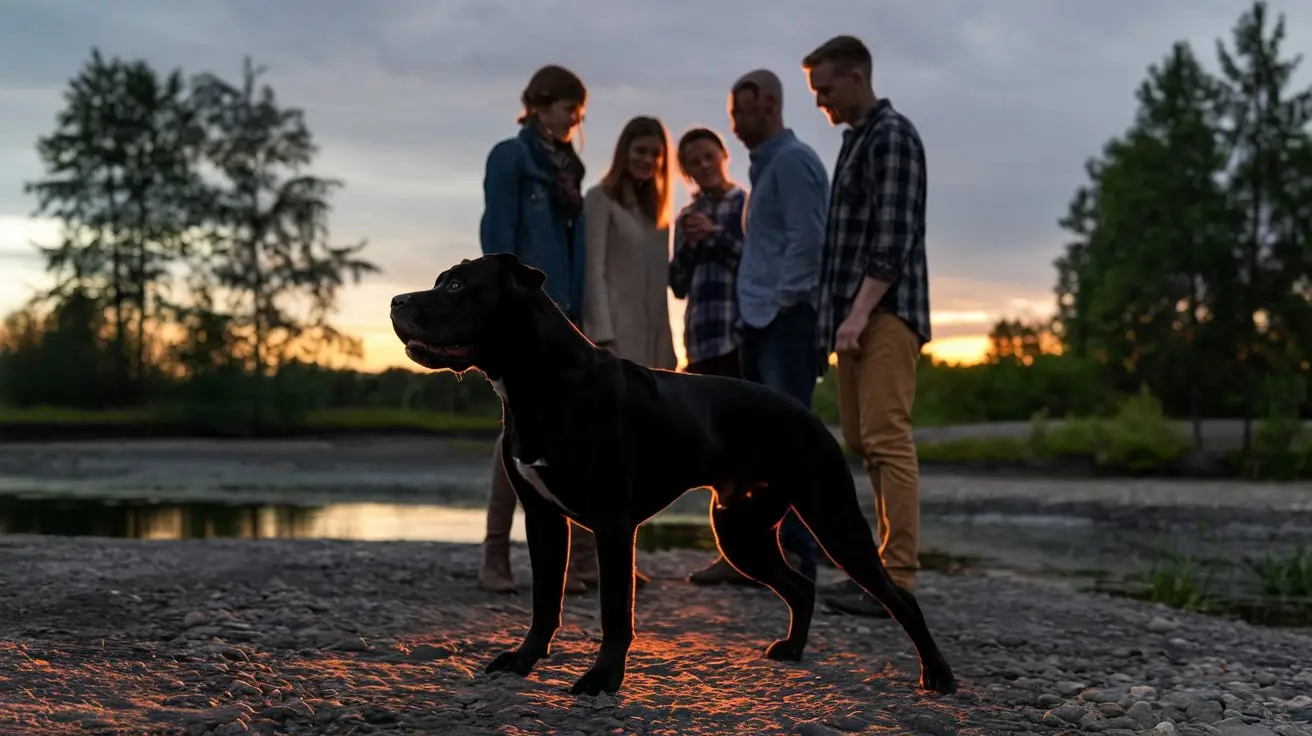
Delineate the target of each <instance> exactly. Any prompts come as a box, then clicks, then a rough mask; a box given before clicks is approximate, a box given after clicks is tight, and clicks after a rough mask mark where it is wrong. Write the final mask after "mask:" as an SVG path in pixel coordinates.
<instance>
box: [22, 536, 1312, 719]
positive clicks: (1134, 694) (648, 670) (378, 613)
mask: <svg viewBox="0 0 1312 736" xmlns="http://www.w3.org/2000/svg"><path fill="white" fill-rule="evenodd" d="M0 544H3V545H6V546H4V548H3V552H4V554H5V555H6V556H7V557H13V558H14V559H19V560H22V564H18V565H12V566H9V567H8V568H7V569H6V570H5V571H4V572H3V573H0V575H3V577H0V641H5V642H14V646H13V647H11V648H9V649H5V648H0V669H3V670H4V671H6V672H11V673H18V674H17V675H14V676H13V677H12V678H11V679H13V680H14V682H13V683H11V684H12V685H13V686H15V687H22V688H24V689H25V690H26V691H28V692H31V693H32V694H33V697H34V698H35V702H34V703H33V709H32V710H33V712H35V713H59V712H71V711H73V710H75V709H77V708H82V707H85V706H82V705H78V704H79V703H91V702H95V703H98V704H100V706H99V707H101V708H102V709H105V712H110V711H109V710H108V709H110V708H113V709H114V710H112V712H113V714H114V717H115V719H116V720H115V723H116V724H117V723H120V722H121V723H124V724H129V725H128V726H125V727H126V728H129V730H131V731H132V732H142V733H147V732H154V731H160V730H163V731H168V732H185V733H189V734H194V735H195V736H210V735H218V734H245V733H251V734H265V733H281V732H287V733H324V734H345V733H355V734H371V735H372V736H399V735H400V734H405V733H468V734H471V735H473V736H477V735H478V734H492V733H495V732H496V731H497V729H498V728H502V729H504V728H506V727H509V728H511V729H513V730H516V731H517V732H523V733H538V732H551V733H560V734H567V735H568V734H579V733H583V734H589V735H592V734H628V733H647V731H643V730H642V728H643V727H641V726H637V725H636V724H652V723H666V724H668V730H667V732H669V733H679V734H688V735H689V736H697V735H699V734H722V733H729V732H745V733H792V734H800V735H802V736H834V735H835V734H849V733H850V734H859V733H873V732H876V731H877V732H880V733H903V732H908V733H926V734H948V733H957V732H961V733H967V732H970V733H986V734H993V733H998V734H1003V733H1018V734H1023V733H1039V732H1043V733H1053V732H1065V733H1068V734H1073V733H1077V732H1086V733H1103V734H1111V735H1112V736H1127V735H1130V734H1132V735H1135V736H1204V735H1206V736H1217V735H1219V736H1271V735H1272V734H1275V736H1294V735H1295V734H1300V733H1306V732H1307V731H1308V728H1307V726H1308V724H1307V723H1301V722H1300V720H1302V719H1303V718H1304V717H1305V716H1308V715H1312V697H1309V695H1312V663H1309V662H1308V661H1307V658H1305V657H1300V656H1297V653H1298V652H1306V651H1309V649H1310V648H1312V637H1309V636H1308V634H1306V633H1300V632H1297V631H1292V630H1277V629H1265V628H1262V627H1256V626H1240V625H1237V624H1234V623H1232V622H1229V621H1225V620H1222V619H1211V618H1206V617H1202V616H1182V617H1174V616H1170V615H1167V614H1164V613H1163V612H1162V609H1161V608H1160V607H1157V606H1149V605H1144V604H1139V603H1136V602H1133V601H1127V600H1117V599H1111V598H1106V597H1102V596H1081V595H1077V594H1073V593H1068V592H1063V591H1059V590H1055V589H1050V588H1048V587H1036V586H1035V585H1034V584H1031V583H1026V582H1023V581H1014V580H1006V579H998V578H982V577H981V578H974V577H970V576H959V577H946V576H942V575H939V574H936V573H930V572H927V573H925V574H924V576H923V578H922V582H921V583H920V585H919V589H920V590H921V592H920V593H919V597H920V599H921V607H922V609H924V611H925V612H926V618H927V619H929V620H930V622H931V627H932V630H933V632H934V634H935V636H936V638H937V639H938V641H939V644H940V647H941V648H942V649H943V650H944V653H945V655H946V656H947V657H948V659H949V660H950V661H951V663H952V664H953V666H954V669H955V671H956V673H957V677H958V680H959V681H960V682H961V683H962V691H961V692H960V693H958V694H956V695H953V696H929V695H926V694H923V693H920V692H919V691H918V690H917V689H916V688H915V677H916V675H917V674H918V673H917V670H916V666H915V665H916V663H915V660H914V656H913V651H912V649H911V647H910V643H909V641H908V640H907V638H906V635H905V634H904V633H903V632H902V631H901V630H900V629H899V628H898V627H897V626H896V625H895V624H894V623H892V622H890V621H887V620H879V619H865V618H856V617H848V616H841V615H834V614H819V615H818V617H817V618H816V620H815V622H814V626H813V629H812V632H811V639H810V643H809V645H808V649H807V655H806V657H805V659H804V660H803V661H802V662H800V663H777V662H771V661H768V660H766V659H765V658H764V657H762V656H761V655H760V653H761V650H762V649H763V648H764V646H765V645H766V643H768V642H769V641H770V640H771V639H773V638H775V637H777V636H779V635H781V634H782V633H783V632H784V630H786V628H787V624H788V616H787V611H786V608H785V607H784V606H783V604H782V603H781V602H780V601H779V600H778V599H777V598H776V597H775V596H774V595H773V594H771V593H770V592H769V591H764V590H758V589H749V588H741V587H738V586H722V587H718V588H696V587H694V586H691V585H688V584H686V583H684V582H683V581H681V580H678V579H677V578H678V577H680V576H681V575H683V574H685V573H686V572H687V571H688V570H691V569H695V568H696V567H698V566H700V565H701V564H704V562H705V555H704V554H702V553H692V552H686V551H684V552H668V553H660V554H655V555H651V554H647V553H640V557H639V567H641V568H643V569H644V570H647V571H649V572H652V574H655V575H656V579H655V580H654V581H653V583H652V585H650V586H648V587H647V588H645V589H644V590H643V591H642V592H640V593H639V594H638V599H637V604H636V606H635V616H636V620H637V627H638V631H637V640H636V641H635V643H634V647H633V649H632V651H631V652H630V655H629V669H628V671H627V673H626V677H625V685H624V690H623V691H621V692H620V693H619V694H618V695H608V694H605V695H600V696H597V697H591V698H590V697H586V696H583V697H576V696H571V695H569V694H568V693H567V692H565V691H566V690H567V689H568V686H569V685H570V684H571V683H572V682H573V681H574V680H575V679H576V678H577V677H578V676H579V675H581V674H582V672H583V671H584V670H585V669H586V668H587V666H589V665H590V663H591V661H592V659H593V657H594V656H595V655H596V647H597V646H598V644H599V636H600V620H599V618H598V616H597V609H596V601H595V599H591V598H589V599H586V600H585V599H583V598H579V599H570V602H568V603H567V604H566V606H565V611H564V616H563V620H562V624H561V628H560V630H559V633H558V634H557V638H556V641H555V643H554V645H553V649H552V654H551V656H550V657H547V658H545V659H543V660H542V661H541V662H539V663H538V665H537V668H536V669H535V671H534V673H533V675H532V676H531V677H529V678H527V679H526V678H521V677H518V676H516V675H513V674H504V673H503V674H498V675H495V676H488V675H485V674H483V672H482V669H483V667H484V666H486V664H487V662H488V661H489V660H490V658H491V657H492V656H494V655H495V654H496V653H498V652H500V651H504V650H506V649H509V648H511V647H513V646H515V645H516V644H517V643H518V642H519V638H520V637H521V636H522V635H523V631H524V630H525V627H527V625H528V624H529V621H530V619H531V613H530V609H531V601H530V599H529V597H528V594H527V592H524V593H520V594H519V595H510V596H496V595H491V594H485V593H482V592H480V591H478V590H477V589H476V587H475V580H476V571H477V569H478V564H479V558H480V551H479V549H478V547H477V546H474V545H455V544H435V543H411V542H404V543H375V544H369V543H355V542H328V541H305V542H299V541H287V540H246V541H241V542H227V541H223V540H209V541H206V542H204V543H186V542H152V543H151V544H150V545H142V544H138V543H132V542H127V541H124V542H116V541H112V540H111V541H105V540H97V541H96V542H95V543H94V544H92V543H90V542H88V541H86V540H78V539H71V538H70V539H64V540H55V539H40V540H37V539H31V540H29V539H24V540H21V541H10V540H0ZM512 556H513V560H514V564H515V566H516V569H517V572H518V573H520V574H523V573H524V572H526V571H527V559H526V554H525V550H524V549H523V547H522V545H516V546H515V548H514V550H513V553H512ZM74 570H77V571H83V572H80V573H79V574H78V575H77V576H70V574H69V571H74ZM161 581H163V582H161ZM173 581H176V582H173ZM61 586H64V587H61ZM68 586H71V587H68ZM110 591H118V592H117V593H116V594H114V593H111V592H110ZM1017 621H1028V622H1034V623H1033V624H1032V625H1029V626H1028V627H1027V628H1026V629H1025V630H1024V632H1023V633H1020V632H1018V630H1017V627H1016V622H1017ZM1149 634H1151V635H1152V636H1149ZM87 642H97V645H96V646H95V647H88V646H86V643H87ZM1200 643H1205V645H1204V644H1200ZM20 648H21V649H20ZM20 651H21V652H22V656H20V655H19V652H20ZM33 661H45V662H50V663H52V665H51V666H50V667H47V668H45V669H43V668H42V667H40V666H34V665H32V664H30V663H31V662H33ZM54 663H57V665H56V664H54ZM56 668H57V669H56ZM129 696H130V697H131V698H132V700H128V699H127V698H128V697H129ZM116 699H117V700H116ZM150 702H155V703H159V704H160V706H159V707H158V708H156V709H155V710H150V709H149V708H147V707H145V706H142V705H138V704H139V703H150ZM114 703H118V705H112V704H114ZM41 717H42V718H49V717H48V716H41ZM87 723H90V721H88V722H87ZM57 725H58V724H56V723H55V722H54V721H53V720H48V721H46V722H42V723H35V724H34V725H33V727H32V728H31V729H29V730H30V731H32V732H43V729H44V731H54V730H56V728H55V727H56V726H57ZM133 729H135V730H133ZM65 730H67V729H66V728H65ZM650 733H657V731H654V730H653V731H650Z"/></svg>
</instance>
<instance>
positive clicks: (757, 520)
mask: <svg viewBox="0 0 1312 736" xmlns="http://www.w3.org/2000/svg"><path fill="white" fill-rule="evenodd" d="M771 495H773V494H769V493H766V494H761V495H760V496H755V497H753V496H747V497H740V498H735V499H733V500H732V501H731V502H730V503H729V504H728V505H726V506H724V507H712V509H711V523H712V525H713V527H714V529H715V538H716V542H717V543H718V544H719V547H720V552H721V554H723V555H724V559H726V560H728V562H729V564H730V565H733V566H734V568H735V569H737V570H738V572H740V573H742V574H743V575H746V576H747V577H749V578H751V579H752V580H755V581H756V582H758V583H761V584H762V585H764V586H766V587H768V588H769V589H770V590H773V591H774V593H775V595H777V596H779V597H780V598H782V599H783V601H784V603H786V604H788V613H789V622H788V635H787V636H786V637H784V638H783V639H780V640H778V641H775V642H774V643H772V644H771V645H770V646H769V647H767V648H766V652H765V654H766V656H767V657H769V658H770V659H778V660H791V661H797V660H800V659H801V658H802V650H803V649H805V648H806V639H807V635H808V634H809V633H810V630H811V616H812V614H813V613H814V612H815V583H813V582H811V580H810V579H809V578H807V577H806V576H805V575H803V574H802V573H800V572H798V571H796V570H794V569H793V568H792V567H791V566H789V564H788V562H787V560H786V559H785V558H784V552H783V549H782V548H781V547H780V546H779V522H780V521H781V520H782V519H783V516H784V512H785V511H786V510H787V506H785V505H784V504H783V503H782V502H779V501H777V500H775V499H773V498H770V496H771Z"/></svg>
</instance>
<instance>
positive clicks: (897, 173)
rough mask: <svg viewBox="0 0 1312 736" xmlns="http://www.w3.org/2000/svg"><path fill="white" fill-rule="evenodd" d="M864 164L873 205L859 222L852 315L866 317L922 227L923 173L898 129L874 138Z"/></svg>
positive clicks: (916, 149)
mask: <svg viewBox="0 0 1312 736" xmlns="http://www.w3.org/2000/svg"><path fill="white" fill-rule="evenodd" d="M864 164H865V172H864V178H865V183H866V186H867V187H868V190H869V191H870V193H871V195H872V196H873V202H872V205H871V209H870V219H869V220H867V222H866V223H865V241H866V242H865V263H864V270H865V278H863V279H862V280H861V288H860V289H858V290H857V293H856V299H855V300H854V302H853V304H852V311H853V312H860V313H862V314H869V313H870V312H872V311H874V309H875V307H876V306H878V305H879V302H880V300H881V299H883V298H884V294H886V293H887V292H888V289H889V287H890V286H892V285H893V282H894V281H897V278H898V276H900V275H901V273H902V267H903V266H904V265H905V264H906V262H907V256H908V255H909V254H910V253H911V247H912V245H913V244H914V243H915V241H916V238H917V237H918V235H919V233H920V230H921V228H922V227H923V226H924V223H922V222H920V211H921V209H922V207H921V205H922V202H921V194H920V187H921V182H922V181H924V178H925V171H924V167H923V166H922V165H921V150H920V143H919V141H917V140H916V139H915V137H914V136H911V135H910V134H908V132H907V131H906V130H904V129H902V128H901V127H898V126H888V127H886V128H884V129H882V130H880V131H879V132H878V133H877V135H876V137H875V138H874V139H873V140H872V141H871V142H870V153H869V155H868V156H867V157H866V160H865V161H864Z"/></svg>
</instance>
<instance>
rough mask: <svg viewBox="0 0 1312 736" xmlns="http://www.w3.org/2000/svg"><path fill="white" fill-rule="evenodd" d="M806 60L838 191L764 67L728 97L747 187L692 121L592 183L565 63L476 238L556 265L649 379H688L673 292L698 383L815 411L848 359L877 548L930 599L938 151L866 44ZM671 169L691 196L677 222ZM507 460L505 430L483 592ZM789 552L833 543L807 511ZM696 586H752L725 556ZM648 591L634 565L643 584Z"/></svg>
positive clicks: (893, 570)
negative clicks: (928, 212)
mask: <svg viewBox="0 0 1312 736" xmlns="http://www.w3.org/2000/svg"><path fill="white" fill-rule="evenodd" d="M802 68H803V70H804V72H805V73H806V75H807V81H808V83H809V85H810V88H811V90H812V92H813V93H814V95H815V101H816V105H817V106H818V107H819V108H820V109H821V110H822V111H823V112H824V113H825V114H826V115H827V116H828V118H829V121H830V123H831V124H833V125H836V126H837V125H846V126H848V129H847V130H846V131H845V132H844V137H843V144H842V147H841V149H840V151H839V154H838V159H837V162H836V165H835V167H834V171H833V175H832V179H831V177H830V176H829V175H827V174H826V172H825V167H824V165H823V164H822V162H821V161H820V158H819V157H818V156H817V155H816V153H815V151H814V150H813V149H812V148H811V147H810V146H808V145H807V144H806V143H804V142H802V141H801V140H799V139H798V137H797V135H796V134H795V133H794V132H793V131H792V130H791V129H790V128H788V127H785V125H784V121H783V97H784V95H783V86H782V84H781V83H780V80H779V78H778V76H776V75H775V74H774V73H772V72H770V71H767V70H756V71H752V72H749V73H747V74H745V75H743V76H742V77H741V78H739V79H738V81H737V82H735V83H734V85H733V86H732V88H731V89H730V92H729V106H728V107H729V117H730V122H731V125H732V130H733V133H734V135H735V136H736V137H737V138H738V140H739V141H740V142H741V143H742V144H743V146H744V147H745V148H746V149H747V150H748V151H749V155H750V160H751V165H750V168H749V173H748V179H749V182H748V183H749V185H750V194H749V192H748V190H747V189H746V188H744V187H743V186H741V185H740V184H739V183H738V182H735V181H734V180H733V178H732V177H731V176H730V174H729V150H728V147H727V146H726V145H725V141H724V139H723V138H722V137H721V136H720V135H719V134H718V133H716V132H715V131H714V130H711V129H709V128H705V127H697V128H693V129H691V130H688V131H687V132H685V133H684V134H683V135H682V136H681V137H680V138H679V140H678V142H677V145H676V144H671V141H670V136H669V134H668V132H667V130H666V128H665V125H664V124H663V123H662V122H661V121H660V120H659V119H657V118H655V117H650V116H639V117H635V118H633V119H632V120H630V121H629V122H628V123H627V124H626V125H625V126H624V128H623V130H622V131H621V132H620V136H619V140H618V141H617V142H616V144H615V149H614V154H613V156H612V158H611V162H610V166H609V168H608V170H607V171H606V173H605V174H604V175H603V176H602V177H601V180H600V182H599V183H597V184H596V185H595V186H593V187H591V188H589V189H588V190H587V191H584V190H583V188H582V182H583V178H584V164H583V161H582V160H581V159H580V158H579V156H578V154H577V152H576V151H575V149H574V146H573V138H574V135H575V133H576V131H577V130H578V128H579V126H580V124H581V123H582V120H583V113H584V110H585V107H586V105H587V97H588V95H587V88H586V87H585V85H584V83H583V81H582V80H581V79H580V78H579V77H578V76H577V75H576V74H574V73H573V72H572V71H570V70H568V69H565V68H563V67H561V66H556V65H550V66H545V67H542V68H541V69H539V70H538V71H537V72H536V73H535V74H534V75H533V76H532V78H531V79H530V80H529V83H528V86H527V87H526V88H525V90H524V93H523V95H522V98H521V102H522V104H523V114H522V115H521V116H520V118H519V123H520V130H519V133H518V134H517V135H516V136H514V137H511V138H509V139H507V140H503V141H501V142H500V143H498V144H497V145H496V146H494V147H493V149H492V151H491V152H490V153H489V155H488V158H487V169H486V173H485V178H484V198H485V211H484V214H483V219H482V225H481V242H482V248H483V251H484V252H485V253H494V252H511V253H515V254H517V255H518V256H519V257H520V258H521V259H522V260H524V261H526V262H528V263H530V264H531V265H533V266H535V267H536V268H539V269H541V270H542V271H544V272H545V273H546V274H547V280H546V283H545V286H544V288H545V289H546V291H547V293H548V295H549V296H550V297H551V298H552V299H553V300H554V301H555V302H556V304H557V305H558V306H559V307H560V309H561V310H562V311H563V312H564V313H565V315H566V316H567V317H568V318H569V319H570V320H571V321H572V322H573V323H574V324H575V325H576V326H577V327H578V328H579V329H580V331H582V332H583V334H585V335H586V336H587V337H588V338H589V339H590V340H592V342H593V343H595V344H596V345H598V346H599V347H602V348H606V349H608V350H610V351H612V352H614V353H615V354H616V355H618V356H620V357H623V358H627V359H630V360H633V361H635V362H637V363H641V364H643V365H646V366H649V367H652V368H662V369H670V370H673V369H675V368H676V367H677V359H676V357H675V351H674V346H673V339H672V335H671V330H670V319H669V310H668V306H667V305H668V302H667V297H666V293H667V292H666V290H667V289H669V290H670V291H671V292H672V293H673V295H674V296H675V298H678V299H683V300H686V305H687V308H686V311H685V316H684V332H683V341H684V347H685V356H686V360H687V363H686V366H685V367H684V370H685V371H687V372H689V373H704V374H717V375H725V376H731V377H736V378H740V379H743V380H749V381H756V382H759V383H763V384H766V385H769V386H771V387H773V388H775V389H777V390H780V391H782V392H784V393H786V394H788V395H790V396H792V397H794V398H795V399H797V400H798V401H801V402H802V403H803V404H804V405H806V406H808V407H810V406H811V403H812V394H813V392H814V389H815V385H816V382H817V380H818V379H819V378H822V377H823V376H824V375H825V373H826V372H827V371H828V370H829V368H830V359H829V356H830V355H831V354H834V353H836V354H837V364H836V378H837V382H838V402H839V414H840V421H841V425H842V436H843V440H844V442H845V443H846V444H847V446H848V447H849V448H851V449H852V450H854V451H856V452H859V453H860V454H861V456H862V458H863V459H864V462H865V467H866V470H867V472H868V473H869V476H870V480H871V483H872V485H873V486H874V489H875V500H876V510H877V533H878V539H879V542H880V555H881V557H882V559H883V561H884V564H885V566H886V567H887V569H888V571H889V574H890V577H891V578H892V579H893V582H894V583H895V584H897V585H899V586H901V587H903V588H905V589H907V590H909V591H914V586H915V577H916V573H917V571H918V569H919V563H918V561H917V551H918V549H917V548H918V534H919V498H918V484H919V478H918V476H919V473H918V461H917V457H916V448H915V443H914V441H913V438H912V430H911V406H912V401H913V398H914V395H915V380H916V364H917V361H918V360H919V357H920V352H921V348H922V347H923V346H924V344H925V343H926V342H928V341H929V339H930V325H929V289H928V270H927V265H926V257H925V200H926V174H925V156H924V151H923V147H922V144H921V140H920V136H919V134H918V132H917V130H916V128H915V126H914V125H913V124H912V123H911V121H910V120H908V119H907V118H906V117H905V116H904V115H902V114H901V113H900V112H898V111H897V109H895V108H894V107H893V105H892V103H891V102H890V101H889V100H888V99H886V98H878V97H876V95H875V92H874V90H873V87H872V86H871V81H870V78H871V57H870V52H869V50H868V49H867V48H866V46H865V44H863V43H862V42H861V41H860V40H859V39H857V38H855V37H852V36H837V37H835V38H832V39H830V40H829V41H826V42H825V43H824V44H822V45H821V46H819V47H818V48H816V49H815V50H814V51H813V52H811V53H810V54H808V55H807V56H806V57H805V58H804V59H803V61H802ZM671 149H672V150H671ZM675 166H677V167H678V171H679V173H680V174H682V176H683V177H684V178H685V180H686V181H688V183H689V184H690V185H691V187H692V188H693V194H692V198H691V202H689V203H688V204H687V205H686V206H684V207H683V208H682V209H680V211H679V212H678V214H677V215H675V214H674V212H673V209H674V208H673V204H672V201H671V200H672V194H673V174H674V167H675ZM671 243H672V246H671ZM499 455H500V440H498V447H497V451H496V454H495V455H494V459H493V464H492V482H491V493H490V495H489V500H488V515H487V532H486V539H485V542H484V560H483V566H482V570H481V573H480V585H481V587H483V588H484V589H485V590H489V591H494V592H512V591H514V590H516V583H515V580H514V577H513V575H512V571H511V566H510V528H511V524H512V520H513V517H514V511H515V506H516V497H515V494H514V491H513V489H512V487H511V485H510V481H509V479H508V478H507V477H506V475H505V471H504V469H503V467H502V466H501V463H500V461H499V459H497V458H499ZM780 541H781V543H782V545H783V547H784V549H785V550H786V551H787V553H788V556H789V558H790V562H791V563H792V564H793V565H795V566H796V567H797V569H798V570H799V572H802V573H803V574H805V575H807V576H808V577H810V578H812V579H813V580H814V579H815V574H816V558H817V555H818V554H819V550H818V549H817V545H816V543H815V540H814V539H813V538H812V536H811V535H810V532H809V531H808V530H807V529H806V526H805V525H804V524H803V523H801V521H800V520H799V519H798V518H797V517H796V515H795V514H793V513H791V512H790V513H789V515H788V516H787V517H785V519H784V521H783V523H782V524H781V526H780ZM689 579H690V580H692V582H694V583H700V584H710V583H719V582H745V581H746V579H745V578H742V577H741V576H740V575H739V574H738V573H737V571H736V570H734V568H733V567H732V566H730V565H729V564H728V563H727V562H726V561H725V560H724V559H723V558H720V559H717V560H716V561H714V562H713V563H712V564H711V565H709V566H708V567H706V568H705V569H703V570H699V571H697V572H695V573H693V574H692V575H690V576H689ZM647 581H648V578H647V576H645V575H643V574H642V573H641V571H638V572H637V584H638V586H639V587H641V586H642V585H644V584H645V583H646V582H647ZM596 584H597V562H596V547H595V541H594V540H593V537H592V534H591V533H590V532H588V531H587V530H585V529H583V528H581V527H578V526H574V527H573V528H572V533H571V549H570V562H569V571H568V574H567V577H566V586H565V589H566V592H567V593H580V592H584V591H586V590H587V589H588V588H589V587H592V586H595V585H596ZM825 601H826V602H827V603H829V604H830V605H831V606H832V607H834V608H838V609H839V610H844V611H847V612H850V613H857V614H866V615H875V616H878V615H882V614H883V610H884V609H883V607H882V606H880V605H879V604H878V603H875V602H874V601H873V599H871V598H870V597H869V596H867V595H866V594H865V592H864V591H862V590H861V589H860V588H859V587H857V586H856V585H855V584H854V583H851V582H850V581H849V582H845V583H842V584H840V587H839V588H837V589H833V590H829V591H827V595H826V596H825Z"/></svg>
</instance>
